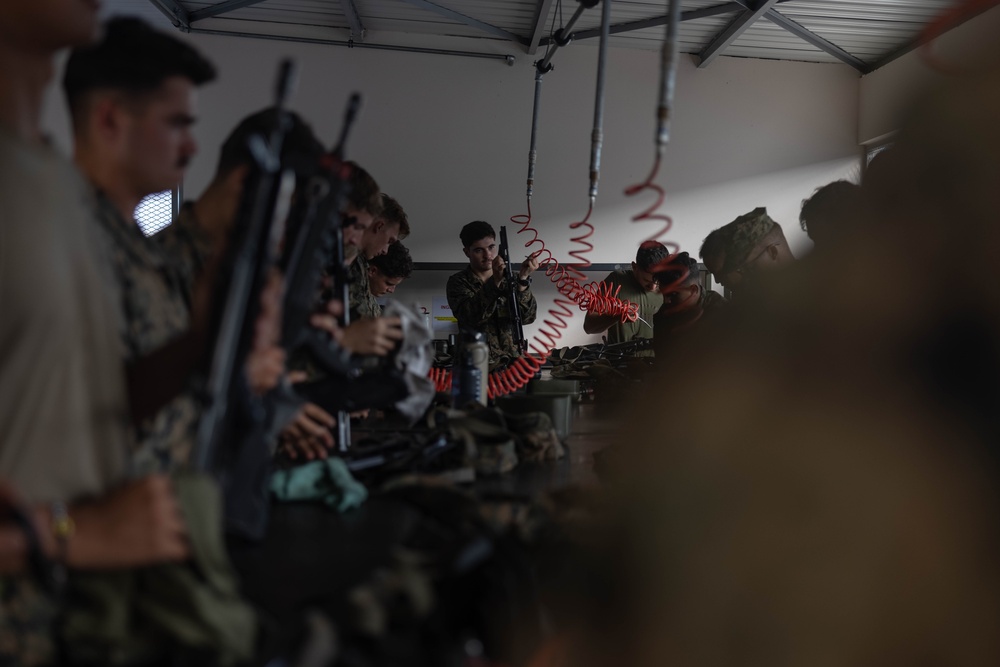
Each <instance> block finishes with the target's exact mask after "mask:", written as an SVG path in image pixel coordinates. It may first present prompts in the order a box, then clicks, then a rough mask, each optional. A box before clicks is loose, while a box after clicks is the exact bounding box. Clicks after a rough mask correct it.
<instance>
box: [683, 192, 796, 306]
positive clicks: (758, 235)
mask: <svg viewBox="0 0 1000 667" xmlns="http://www.w3.org/2000/svg"><path fill="white" fill-rule="evenodd" d="M706 246H710V248H706ZM701 255H702V260H703V261H704V262H705V266H706V267H707V268H708V270H709V271H711V272H712V276H713V277H714V278H715V281H716V282H717V283H719V284H720V285H722V286H723V287H725V288H727V289H729V290H731V291H733V292H737V291H739V290H741V289H745V288H746V287H747V284H748V283H749V282H750V281H752V276H753V274H755V273H758V272H760V271H767V270H769V269H772V268H776V267H778V266H780V265H782V264H785V263H787V262H790V261H794V260H795V257H794V256H793V255H792V251H791V249H789V247H788V241H786V240H785V234H784V232H782V230H781V225H779V224H778V223H776V222H775V221H774V220H772V219H771V217H770V216H769V215H768V214H767V209H765V208H763V207H760V208H755V209H754V210H753V211H750V212H749V213H745V214H743V215H741V216H740V217H738V218H736V219H735V220H733V221H732V222H730V223H729V224H728V225H726V226H725V227H722V228H720V229H717V230H715V231H714V232H712V233H711V234H709V236H708V237H707V238H706V239H705V244H704V245H702V253H701Z"/></svg>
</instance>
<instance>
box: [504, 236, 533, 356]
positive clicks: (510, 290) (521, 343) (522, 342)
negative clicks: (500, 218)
mask: <svg viewBox="0 0 1000 667" xmlns="http://www.w3.org/2000/svg"><path fill="white" fill-rule="evenodd" d="M500 257H501V258H502V259H503V263H504V269H503V274H504V284H505V285H506V286H507V300H508V301H509V302H510V333H511V335H512V336H513V337H514V344H515V345H517V349H519V350H520V351H521V354H524V353H526V352H527V351H528V341H527V340H526V339H525V338H524V323H523V322H522V321H521V306H520V303H519V302H518V289H517V281H516V280H515V279H514V269H513V267H512V266H511V264H510V246H509V245H508V243H507V227H506V226H504V225H501V226H500Z"/></svg>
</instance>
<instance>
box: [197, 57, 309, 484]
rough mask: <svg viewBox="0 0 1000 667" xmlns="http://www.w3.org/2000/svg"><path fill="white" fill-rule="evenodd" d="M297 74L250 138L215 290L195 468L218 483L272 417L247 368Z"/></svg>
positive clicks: (283, 82) (287, 65)
mask: <svg viewBox="0 0 1000 667" xmlns="http://www.w3.org/2000/svg"><path fill="white" fill-rule="evenodd" d="M293 74H294V66H293V64H292V62H291V61H284V62H283V63H282V64H281V70H280V73H279V76H278V85H277V90H276V96H275V97H276V99H275V111H276V113H275V116H274V123H273V125H272V127H271V128H269V131H268V132H266V133H259V134H254V135H252V136H251V137H250V138H249V140H248V148H249V150H250V153H251V155H252V156H253V164H252V166H251V169H250V171H249V173H248V174H247V178H246V180H245V181H244V185H243V192H242V195H241V199H240V204H239V208H238V212H237V217H236V220H235V223H234V225H233V232H232V236H231V238H230V239H229V241H228V246H227V247H226V250H225V252H224V254H223V257H222V261H221V264H220V267H219V272H218V276H217V279H216V284H215V291H214V301H213V303H214V304H216V313H217V315H216V318H215V321H214V322H213V323H212V328H211V332H212V341H213V342H212V346H211V353H212V357H211V360H210V362H209V369H208V374H207V378H206V381H205V387H204V397H203V398H204V401H205V408H204V410H203V413H202V417H201V421H200V422H199V425H198V433H197V439H196V442H195V448H194V452H193V456H192V460H193V463H194V465H195V466H196V468H197V469H199V470H203V471H209V472H212V473H215V474H216V475H217V476H220V477H223V476H225V474H226V473H227V471H230V470H231V466H232V461H233V459H234V458H236V457H238V456H239V449H238V448H241V447H243V445H244V444H245V443H248V442H250V443H253V442H256V439H255V438H253V437H252V434H253V433H254V432H255V431H262V427H263V423H264V420H265V416H266V409H265V405H264V402H263V399H262V398H260V397H257V396H255V395H254V393H253V391H251V389H250V386H249V384H248V380H247V377H246V374H245V366H246V361H247V358H248V356H249V353H250V351H251V348H252V345H253V339H254V334H255V329H256V327H255V323H256V321H257V317H258V315H259V313H260V299H261V292H262V289H263V287H264V285H265V283H266V281H267V276H268V272H269V271H270V270H271V269H272V267H273V257H272V241H273V238H274V230H273V227H274V223H275V213H276V211H277V210H278V208H279V198H280V197H281V196H290V192H289V191H288V186H289V184H290V180H293V179H291V175H290V174H288V173H286V172H285V170H283V169H282V164H281V147H282V145H283V143H284V141H285V136H286V134H287V132H288V129H289V127H290V119H289V118H288V116H287V115H286V113H285V112H284V109H283V107H284V104H285V101H286V99H287V97H288V95H289V92H290V90H291V86H292V80H293ZM283 183H284V186H285V187H284V188H283V186H282V184H283Z"/></svg>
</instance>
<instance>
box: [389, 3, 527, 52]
mask: <svg viewBox="0 0 1000 667" xmlns="http://www.w3.org/2000/svg"><path fill="white" fill-rule="evenodd" d="M403 2H406V3H409V4H411V5H413V6H414V7H419V8H420V9H426V10H427V11H430V12H434V13H435V14H437V15H439V16H443V17H445V18H447V19H451V20H452V21H457V22H459V23H463V24H465V25H467V26H469V27H471V28H476V29H478V30H482V31H483V32H486V33H489V34H491V35H496V36H497V37H502V38H504V39H507V40H510V41H511V42H514V43H516V44H521V45H524V46H527V44H528V40H527V39H525V38H524V37H521V36H520V35H515V34H514V33H512V32H510V31H508V30H504V29H503V28H498V27H497V26H495V25H490V24H489V23H484V22H483V21H480V20H479V19H474V18H472V17H471V16H466V15H465V14H460V13H458V12H456V11H454V10H452V9H448V8H447V7H442V6H441V5H435V4H434V3H433V2H428V0H403Z"/></svg>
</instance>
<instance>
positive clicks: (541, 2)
mask: <svg viewBox="0 0 1000 667" xmlns="http://www.w3.org/2000/svg"><path fill="white" fill-rule="evenodd" d="M551 10H552V0H538V9H537V10H536V12H535V25H534V26H533V27H532V28H531V37H530V38H529V39H528V55H529V56H533V55H535V52H536V51H538V45H539V43H540V42H541V41H542V34H543V33H544V32H545V23H546V21H548V19H549V12H550V11H551Z"/></svg>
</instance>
